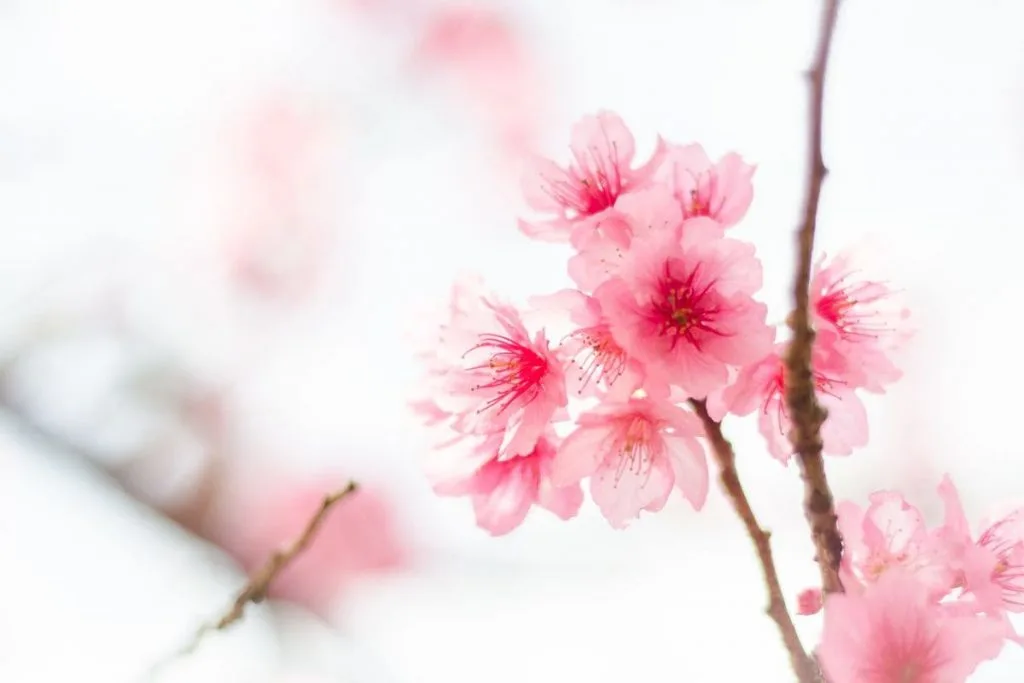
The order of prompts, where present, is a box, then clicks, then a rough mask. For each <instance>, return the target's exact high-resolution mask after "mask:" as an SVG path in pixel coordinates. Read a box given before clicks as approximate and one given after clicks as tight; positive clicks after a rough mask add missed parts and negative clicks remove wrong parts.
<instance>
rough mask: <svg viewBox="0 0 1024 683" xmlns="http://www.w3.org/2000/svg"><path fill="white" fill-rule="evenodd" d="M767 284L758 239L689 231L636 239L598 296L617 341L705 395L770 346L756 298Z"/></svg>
mask: <svg viewBox="0 0 1024 683" xmlns="http://www.w3.org/2000/svg"><path fill="white" fill-rule="evenodd" d="M760 287H761V264H760V262H759V261H758V260H757V257H756V256H755V254H754V248H753V246H752V245H749V244H745V243H743V242H739V241H737V240H732V239H725V238H721V237H713V236H708V235H707V233H700V232H686V233H684V235H683V237H682V240H679V239H676V238H675V237H674V236H672V235H670V234H665V235H662V236H659V237H656V238H651V239H648V240H644V241H643V242H641V243H638V244H636V245H634V247H633V248H632V249H631V250H630V253H629V254H628V256H627V257H626V258H625V259H624V261H623V264H622V265H621V267H620V269H619V271H618V273H617V275H616V277H614V278H612V279H611V280H609V281H607V282H605V283H604V284H602V285H601V286H600V287H599V288H598V289H597V291H595V292H594V298H596V299H597V300H598V301H599V302H600V304H601V308H602V310H603V311H604V313H605V315H606V316H607V318H608V322H609V326H610V328H611V331H612V335H613V336H614V337H615V340H616V341H617V342H618V343H619V344H620V346H622V348H623V349H625V351H626V352H627V353H628V354H629V355H630V356H631V357H633V358H636V359H637V360H638V361H640V362H641V363H643V364H644V365H645V366H646V368H647V371H648V374H649V375H651V376H655V377H659V378H662V379H663V380H664V381H666V382H668V383H670V384H675V385H677V386H678V387H679V388H680V389H681V390H682V391H683V392H685V393H687V394H688V395H689V396H692V397H694V398H703V397H704V396H706V395H707V394H708V392H710V391H713V390H716V389H719V388H721V387H722V386H724V385H725V383H726V382H727V381H728V379H729V371H730V368H734V367H740V366H743V365H746V364H748V363H751V362H753V361H755V360H757V359H758V358H760V357H761V356H763V354H764V353H765V352H766V351H767V350H768V348H770V345H771V342H772V336H773V332H772V329H771V328H770V327H769V326H768V325H767V324H766V323H765V316H766V314H767V308H766V307H765V305H764V304H761V303H758V302H757V301H755V300H754V298H753V294H754V292H756V291H757V290H758V289H759V288H760Z"/></svg>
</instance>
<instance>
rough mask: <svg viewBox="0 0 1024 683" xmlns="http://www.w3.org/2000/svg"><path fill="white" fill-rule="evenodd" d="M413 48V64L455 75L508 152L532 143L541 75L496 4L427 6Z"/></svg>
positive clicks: (540, 96)
mask: <svg viewBox="0 0 1024 683" xmlns="http://www.w3.org/2000/svg"><path fill="white" fill-rule="evenodd" d="M427 12H428V14H427V18H426V20H425V23H424V26H423V32H422V34H421V36H420V37H419V40H418V43H417V45H416V48H415V49H414V51H413V63H414V65H415V68H417V69H423V68H425V69H428V70H433V71H437V72H442V73H447V74H451V75H452V76H454V77H455V78H456V79H457V80H458V82H459V84H460V86H461V87H463V88H464V89H465V92H466V94H467V95H468V96H469V97H470V99H471V101H473V102H474V103H475V104H476V105H477V106H478V107H479V109H480V111H481V113H482V115H483V116H484V117H485V118H486V119H487V120H488V121H489V122H490V125H491V126H493V128H494V129H495V131H496V134H497V136H498V139H499V141H500V144H501V146H502V147H503V148H504V149H505V150H506V151H507V152H509V153H510V154H511V155H513V156H518V155H519V154H521V153H522V151H523V150H524V149H526V148H528V147H530V146H531V145H532V142H533V139H534V136H535V135H536V130H537V126H538V122H539V120H540V115H541V114H542V113H543V100H544V98H543V94H542V91H543V87H542V81H543V77H542V74H541V72H540V69H539V68H538V66H537V65H536V63H535V62H534V61H533V60H532V59H531V57H530V54H529V50H528V49H527V46H526V44H525V42H524V41H523V37H522V35H520V33H519V32H518V31H517V29H516V27H515V25H514V24H513V22H512V21H510V19H509V18H508V17H507V16H505V15H503V14H502V13H501V12H500V10H496V9H494V8H489V7H481V6H479V5H450V6H443V5H442V6H439V7H436V8H432V9H429V10H427Z"/></svg>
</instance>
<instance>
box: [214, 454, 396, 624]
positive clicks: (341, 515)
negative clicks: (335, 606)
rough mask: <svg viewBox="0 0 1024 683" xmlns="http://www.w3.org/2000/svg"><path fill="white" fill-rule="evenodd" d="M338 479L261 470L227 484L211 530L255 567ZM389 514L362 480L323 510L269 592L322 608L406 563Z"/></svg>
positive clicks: (389, 507) (285, 542)
mask: <svg viewBox="0 0 1024 683" xmlns="http://www.w3.org/2000/svg"><path fill="white" fill-rule="evenodd" d="M344 482H345V479H341V478H337V477H327V476H319V477H312V478H309V479H296V478H294V477H291V476H282V475H281V474H279V473H261V474H260V475H258V476H255V477H252V478H251V480H248V481H247V484H246V485H245V486H244V487H243V486H238V487H237V490H236V489H235V488H232V489H231V492H230V495H228V496H227V497H226V500H225V502H224V503H223V505H221V506H220V507H219V508H218V512H217V514H216V515H215V516H214V521H213V523H212V535H213V536H214V537H215V538H216V539H217V540H218V542H219V543H220V544H221V545H222V546H223V547H224V548H225V549H226V550H227V551H228V552H230V553H231V554H232V555H234V556H235V557H236V558H237V559H238V560H239V562H240V564H241V565H242V567H243V568H244V569H245V570H246V571H254V570H256V569H258V568H259V567H261V566H262V565H263V564H264V563H266V562H267V561H268V559H269V558H270V556H271V555H272V554H273V553H274V552H276V551H278V550H281V549H283V548H285V547H287V546H289V545H290V544H291V543H293V542H294V541H295V540H296V539H297V538H298V537H299V536H300V535H301V534H302V532H303V530H304V529H305V528H306V525H307V524H308V523H309V521H310V519H312V518H313V515H314V514H316V512H317V510H318V509H319V508H320V505H321V504H322V503H323V500H324V496H325V495H327V494H329V493H332V492H333V491H334V490H336V489H338V488H340V487H341V486H342V485H343V484H344ZM395 520H396V513H395V509H394V507H393V503H392V502H391V500H390V499H389V498H388V497H387V496H386V495H385V494H384V492H383V491H382V490H380V489H378V488H375V487H373V486H372V485H369V484H363V485H361V486H360V488H359V489H357V490H356V491H355V492H354V493H352V494H349V495H348V496H346V497H345V499H344V500H342V501H340V502H338V503H337V504H336V505H335V506H334V507H333V508H332V509H331V510H330V511H329V512H328V514H327V516H326V517H325V519H324V522H323V524H322V525H321V527H320V528H319V530H318V531H317V534H316V536H315V538H314V541H313V542H311V543H310V544H309V546H308V547H307V548H306V549H305V550H304V551H303V552H302V553H300V554H299V555H298V556H296V558H295V559H294V560H292V561H291V562H290V563H289V564H288V566H287V567H286V568H285V569H284V570H282V571H281V573H280V574H278V576H277V578H276V579H275V580H274V582H273V583H272V584H271V586H270V595H271V597H276V598H280V599H284V600H290V601H293V602H296V603H299V604H302V605H303V606H305V607H307V608H309V609H311V610H313V611H315V612H317V613H319V614H326V613H327V611H328V609H329V607H330V604H331V602H332V601H333V600H334V599H335V598H336V597H338V596H339V595H341V594H343V593H344V592H345V591H346V589H348V588H349V587H350V586H351V584H352V583H353V582H354V581H356V580H358V579H359V578H361V577H363V576H370V575H373V574H378V573H382V572H388V571H392V570H395V569H399V568H401V567H403V566H405V565H406V564H407V563H408V561H409V552H410V551H409V548H408V546H407V544H406V541H405V540H404V539H403V538H402V537H401V536H400V535H399V532H398V529H397V527H396V524H395Z"/></svg>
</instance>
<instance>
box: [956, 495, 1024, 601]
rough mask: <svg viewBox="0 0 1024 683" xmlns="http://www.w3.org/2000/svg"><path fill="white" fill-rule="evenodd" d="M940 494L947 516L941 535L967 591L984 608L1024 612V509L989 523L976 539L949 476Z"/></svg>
mask: <svg viewBox="0 0 1024 683" xmlns="http://www.w3.org/2000/svg"><path fill="white" fill-rule="evenodd" d="M939 495H940V496H941V498H942V501H943V504H944V505H945V508H946V519H945V521H944V523H943V525H942V527H941V529H940V530H939V532H938V535H939V536H940V537H941V538H942V540H943V541H944V542H945V544H946V548H947V552H948V556H949V561H950V562H951V563H952V565H953V568H954V570H955V571H957V572H958V574H959V575H958V577H957V579H958V580H959V582H960V583H961V584H962V587H963V588H964V590H965V591H967V592H968V593H970V594H972V595H973V596H974V597H975V598H976V599H977V600H978V601H979V602H980V603H981V606H982V607H983V608H988V609H989V610H990V609H991V608H992V607H993V606H995V607H996V608H997V609H1005V610H1007V611H1009V612H1024V509H1017V510H1013V511H1012V512H1010V513H1009V514H1006V515H1004V516H1002V517H999V518H997V519H996V520H995V521H993V522H990V523H989V524H987V525H985V526H984V527H983V528H982V529H981V532H980V533H979V534H978V536H977V539H975V538H974V537H973V536H972V534H971V530H970V525H969V524H968V522H967V517H966V515H965V514H964V511H963V506H962V504H961V503H960V496H959V494H958V493H957V490H956V487H955V486H954V485H953V482H952V480H951V479H950V478H949V476H946V477H944V478H943V480H942V483H941V484H940V485H939ZM979 551H980V552H979Z"/></svg>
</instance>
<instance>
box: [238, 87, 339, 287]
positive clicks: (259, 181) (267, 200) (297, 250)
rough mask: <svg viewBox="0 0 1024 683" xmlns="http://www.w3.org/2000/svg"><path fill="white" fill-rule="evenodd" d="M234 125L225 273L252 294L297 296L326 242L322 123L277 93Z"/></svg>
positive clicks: (325, 129)
mask: <svg viewBox="0 0 1024 683" xmlns="http://www.w3.org/2000/svg"><path fill="white" fill-rule="evenodd" d="M240 128H241V130H240V132H239V135H240V139H239V141H238V144H239V147H240V149H239V150H238V163H237V167H236V168H237V170H236V171H235V174H236V176H237V177H236V181H237V185H238V189H237V194H238V196H237V198H236V202H235V205H234V206H235V208H234V209H233V210H232V213H231V214H230V217H229V219H228V226H227V233H226V235H225V240H224V247H223V248H224V256H225V259H226V261H227V263H226V265H227V268H228V271H229V274H230V275H231V277H232V278H233V280H234V281H235V282H236V283H237V284H238V285H239V286H240V287H242V288H243V289H245V290H248V291H250V292H252V293H254V294H256V295H258V296H262V297H268V298H285V299H291V298H295V297H299V296H302V295H303V294H305V293H306V292H307V291H308V290H309V288H310V287H311V286H312V284H313V282H314V281H315V279H316V276H317V275H318V273H319V271H320V269H322V267H323V265H324V263H325V260H326V259H325V257H326V256H327V254H328V249H327V247H328V246H329V243H330V241H331V238H332V235H331V227H330V225H329V219H328V218H327V217H326V216H324V215H323V214H322V212H321V211H320V210H319V208H318V207H317V204H318V203H320V202H322V201H323V196H322V195H321V194H320V193H319V192H318V190H319V188H320V187H322V186H323V184H324V179H323V177H322V175H321V170H322V169H321V168H320V167H319V161H320V159H319V158H318V155H321V154H323V152H324V149H325V148H326V147H327V133H328V127H327V121H326V119H325V118H324V117H323V116H322V115H321V114H320V113H318V112H316V111H314V110H312V109H310V108H309V107H308V106H306V105H305V104H304V103H303V102H302V101H300V100H298V99H296V98H294V97H288V96H285V95H277V96H273V97H270V98H268V99H267V100H266V101H264V102H261V103H259V104H258V105H256V107H255V108H254V109H253V110H252V111H250V112H249V114H248V116H247V117H246V118H245V120H243V121H242V123H241V126H240Z"/></svg>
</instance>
